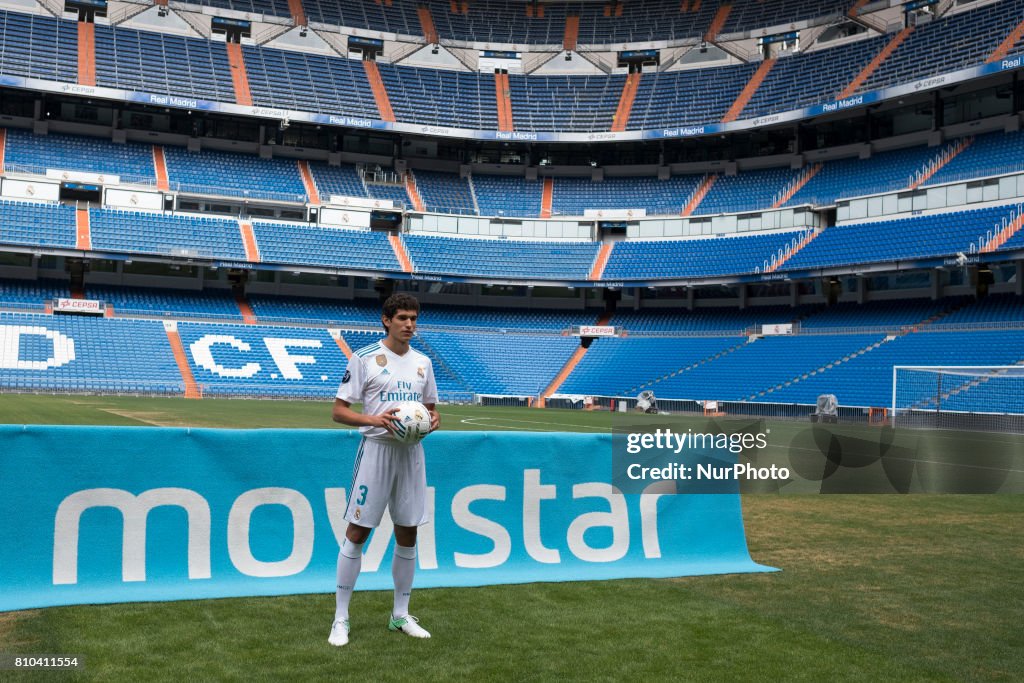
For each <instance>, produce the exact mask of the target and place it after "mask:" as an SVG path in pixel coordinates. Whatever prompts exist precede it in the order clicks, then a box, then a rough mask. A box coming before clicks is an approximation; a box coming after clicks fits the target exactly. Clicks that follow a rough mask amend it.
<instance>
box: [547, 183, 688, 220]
mask: <svg viewBox="0 0 1024 683" xmlns="http://www.w3.org/2000/svg"><path fill="white" fill-rule="evenodd" d="M699 183H700V176H693V175H686V176H672V177H670V178H668V179H667V180H658V179H656V178H605V179H604V180H603V181H601V182H593V181H591V180H590V179H589V178H555V186H554V194H553V195H552V210H553V214H554V215H564V216H582V215H583V213H584V211H585V210H586V209H645V210H646V211H647V213H648V214H650V215H672V216H678V215H679V213H680V211H682V208H683V202H684V201H685V200H686V198H687V197H689V196H690V195H692V194H693V192H694V190H696V189H697V185H698V184H699Z"/></svg>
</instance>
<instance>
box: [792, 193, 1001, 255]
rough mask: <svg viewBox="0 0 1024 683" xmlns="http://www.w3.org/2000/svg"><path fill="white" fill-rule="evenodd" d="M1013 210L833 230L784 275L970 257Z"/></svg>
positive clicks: (902, 220)
mask: <svg viewBox="0 0 1024 683" xmlns="http://www.w3.org/2000/svg"><path fill="white" fill-rule="evenodd" d="M1015 209H1016V207H1008V206H995V207H990V208H987V209H978V210H975V211H954V212H950V213H942V214H934V215H930V216H920V217H913V218H902V219H898V220H888V221H879V222H876V223H859V224H852V225H835V226H833V227H831V228H828V229H827V230H825V231H823V232H822V233H821V235H819V236H818V238H817V239H815V240H814V241H813V242H811V243H810V244H809V245H808V246H807V247H805V248H804V249H803V250H802V251H799V252H797V253H796V254H795V255H794V256H793V257H792V258H791V259H789V260H788V261H787V262H786V263H785V264H784V265H783V266H782V270H798V269H801V268H822V267H825V266H835V265H850V264H855V263H871V262H874V261H891V260H898V259H904V258H921V257H926V256H942V255H955V254H957V253H970V252H972V251H975V250H977V249H978V248H979V247H980V246H981V244H980V242H984V239H985V234H986V231H989V232H991V231H992V229H993V226H994V225H997V224H999V223H1000V222H1001V221H1004V220H1006V219H1007V218H1008V217H1009V216H1011V215H1014V214H1015V212H1016V213H1019V211H1015ZM972 245H974V249H972V248H971V247H972ZM1006 248H1009V246H1007V247H1006Z"/></svg>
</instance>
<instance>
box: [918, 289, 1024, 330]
mask: <svg viewBox="0 0 1024 683" xmlns="http://www.w3.org/2000/svg"><path fill="white" fill-rule="evenodd" d="M1021 321H1024V300H1022V299H1021V298H1020V297H1019V296H1015V295H1013V294H990V295H988V296H987V297H985V298H984V299H979V300H978V301H975V302H972V303H971V305H969V306H964V307H962V308H959V309H958V310H955V311H952V312H950V313H949V315H946V316H944V317H943V318H942V319H941V320H938V321H936V323H935V326H936V327H944V326H954V325H962V324H965V323H967V324H982V325H983V324H985V323H1015V324H1019V323H1021Z"/></svg>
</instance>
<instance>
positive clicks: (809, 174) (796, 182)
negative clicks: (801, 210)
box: [772, 163, 822, 209]
mask: <svg viewBox="0 0 1024 683" xmlns="http://www.w3.org/2000/svg"><path fill="white" fill-rule="evenodd" d="M821 169H822V165H821V164H820V163H817V164H814V165H813V166H808V167H807V168H805V169H804V170H803V171H801V172H800V175H798V176H797V177H796V178H794V179H793V182H791V183H790V184H789V187H787V188H786V189H785V190H783V191H782V194H781V195H779V198H778V199H777V200H776V201H775V203H774V204H772V208H773V209H777V208H779V207H781V206H785V205H786V202H788V201H789V200H790V199H792V198H793V195H795V194H796V193H797V192H799V191H800V190H801V189H803V186H804V185H806V184H807V183H808V182H810V180H811V178H813V177H814V176H816V175H818V171H820V170H821Z"/></svg>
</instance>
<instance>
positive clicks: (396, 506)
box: [327, 293, 441, 646]
mask: <svg viewBox="0 0 1024 683" xmlns="http://www.w3.org/2000/svg"><path fill="white" fill-rule="evenodd" d="M419 311H420V304H419V301H417V300H416V297H414V296H412V295H410V294H404V293H399V294H394V295H392V296H390V297H389V298H388V299H387V301H385V302H384V308H383V311H382V314H381V322H382V323H383V324H384V329H385V330H386V331H387V336H385V337H384V339H382V340H381V341H378V342H375V343H373V344H370V345H369V346H365V347H363V348H361V349H358V350H356V351H355V352H353V354H352V357H351V358H349V361H348V367H346V369H345V375H344V377H343V378H342V380H341V386H340V387H339V388H338V394H337V398H336V399H335V401H334V410H333V415H332V417H333V419H334V421H335V422H341V423H343V424H347V425H352V426H354V427H359V431H360V432H361V433H362V435H363V439H362V441H361V442H360V444H359V452H358V454H357V456H356V463H355V468H354V472H353V475H352V486H351V488H349V495H348V507H347V508H346V509H345V520H346V521H347V522H348V528H347V530H346V531H345V539H344V541H343V542H342V545H341V550H340V551H339V553H338V581H337V599H336V607H335V612H334V623H333V624H332V625H331V635H330V637H329V638H328V639H327V642H329V643H330V644H331V645H336V646H341V645H345V644H346V643H348V637H349V630H350V629H349V616H348V606H349V601H350V600H351V598H352V589H353V588H354V587H355V583H356V579H357V578H358V577H359V569H360V566H361V564H362V557H363V544H364V543H365V542H366V539H367V538H368V537H369V536H370V531H371V530H372V529H374V528H376V527H377V525H378V524H380V520H381V517H382V516H383V515H384V508H385V507H387V508H388V509H389V511H390V513H391V518H392V520H393V521H394V523H395V552H394V555H393V557H392V561H391V574H392V576H393V577H394V581H395V603H394V609H393V610H392V612H391V620H390V621H389V622H388V628H389V629H390V630H392V631H397V632H400V633H405V634H407V635H410V636H413V637H414V638H429V637H430V633H428V632H427V630H426V629H424V628H423V627H422V626H420V625H419V619H417V618H416V617H414V616H411V615H410V614H409V596H410V593H411V592H412V580H413V573H414V571H415V568H416V528H417V527H418V526H419V525H421V524H425V523H426V522H427V521H429V520H428V519H427V478H426V470H425V469H424V463H423V445H422V444H420V443H415V444H409V445H407V444H403V443H400V442H399V441H397V440H395V439H393V438H391V437H392V433H393V425H394V423H395V421H396V420H397V418H396V417H395V412H396V411H397V406H398V405H399V404H400V403H402V402H403V401H406V400H418V401H419V402H420V403H422V404H423V405H424V406H426V408H427V410H429V411H430V428H431V430H432V431H433V430H435V429H437V428H438V426H439V425H440V422H441V418H440V415H438V412H437V409H436V404H437V384H436V383H435V381H434V368H433V366H432V365H431V362H430V358H428V357H427V356H425V355H424V354H422V353H420V352H419V351H416V350H415V349H413V348H411V347H410V346H409V341H410V340H411V339H412V337H413V334H415V332H416V320H417V318H418V317H419ZM394 398H401V400H392V399H394ZM354 403H361V404H362V405H363V410H362V412H361V413H360V412H356V411H355V410H353V409H352V404H354Z"/></svg>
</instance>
